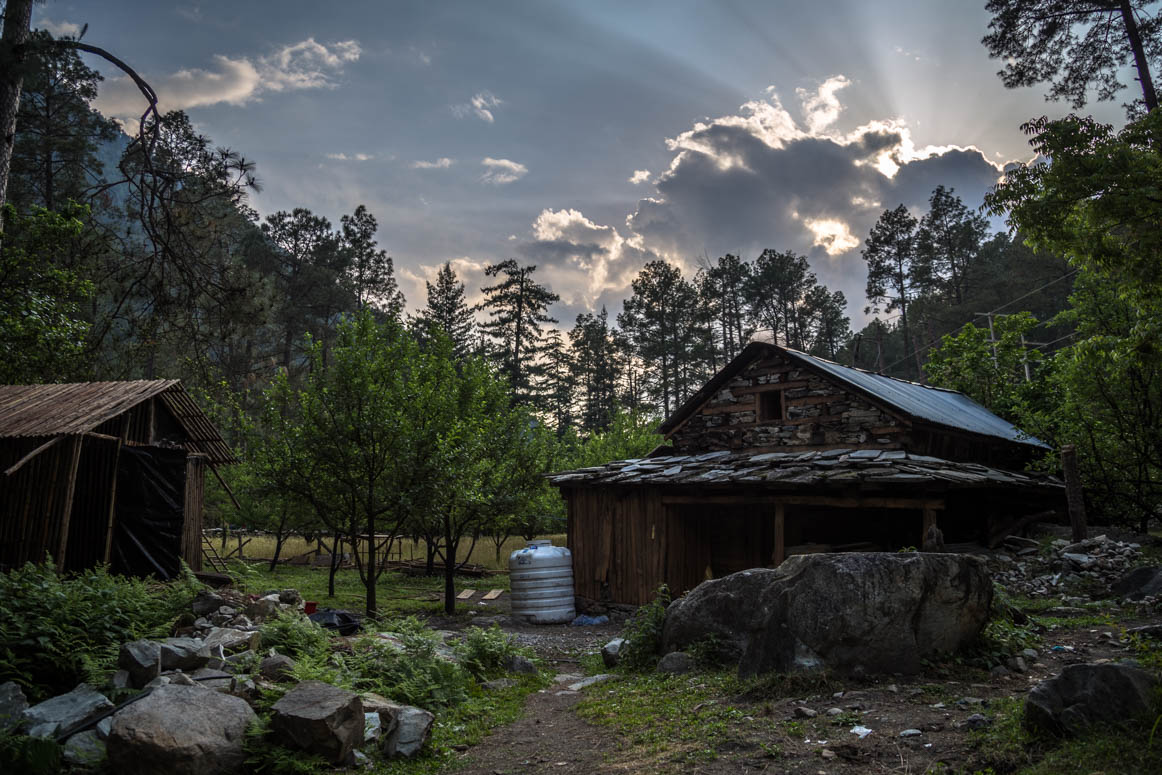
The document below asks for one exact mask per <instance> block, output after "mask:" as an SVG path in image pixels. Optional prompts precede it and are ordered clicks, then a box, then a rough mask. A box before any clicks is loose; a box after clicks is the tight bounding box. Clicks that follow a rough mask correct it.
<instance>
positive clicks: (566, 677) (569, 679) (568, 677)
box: [553, 673, 585, 684]
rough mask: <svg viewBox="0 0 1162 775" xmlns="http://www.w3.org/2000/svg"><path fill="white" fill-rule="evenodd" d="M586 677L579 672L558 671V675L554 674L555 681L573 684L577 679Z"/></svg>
mask: <svg viewBox="0 0 1162 775" xmlns="http://www.w3.org/2000/svg"><path fill="white" fill-rule="evenodd" d="M584 677H585V676H583V675H581V674H579V673H558V674H557V675H555V676H553V683H559V684H571V683H574V682H575V681H580V680H581V679H582V678H584Z"/></svg>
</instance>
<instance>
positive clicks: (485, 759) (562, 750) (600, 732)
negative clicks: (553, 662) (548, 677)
mask: <svg viewBox="0 0 1162 775" xmlns="http://www.w3.org/2000/svg"><path fill="white" fill-rule="evenodd" d="M581 698H582V695H581V693H580V692H572V691H569V690H568V689H566V688H564V686H562V685H560V684H557V685H554V686H551V687H549V688H548V689H544V690H542V691H540V692H538V693H537V694H533V695H531V696H530V697H529V698H528V701H527V702H526V704H525V715H524V716H523V717H522V718H521V719H520V720H518V721H517V722H515V723H513V724H510V725H508V726H507V727H501V728H499V729H497V730H496V731H495V732H494V733H493V734H491V735H489V736H488V737H486V738H485V739H484V740H483V741H481V743H480V744H479V745H477V746H475V747H473V748H472V749H471V750H469V751H467V752H465V754H464V763H463V768H462V769H457V770H455V771H456V772H458V773H461V774H462V775H509V773H512V775H517V773H554V774H555V775H583V774H584V773H598V772H614V771H615V770H612V769H608V768H607V765H606V764H605V762H604V761H603V751H606V750H608V749H609V747H610V738H611V735H612V733H611V732H610V731H609V730H608V729H602V728H600V727H595V726H592V725H590V724H587V723H585V722H584V721H582V720H581V719H579V718H578V717H577V714H576V713H574V712H573V706H574V705H576V704H577V703H578V702H579V701H580V700H581Z"/></svg>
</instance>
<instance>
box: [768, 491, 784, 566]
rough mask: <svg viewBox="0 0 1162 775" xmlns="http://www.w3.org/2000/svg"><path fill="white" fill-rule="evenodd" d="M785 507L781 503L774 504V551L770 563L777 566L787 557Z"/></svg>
mask: <svg viewBox="0 0 1162 775" xmlns="http://www.w3.org/2000/svg"><path fill="white" fill-rule="evenodd" d="M786 527H787V507H786V505H785V504H783V503H776V504H775V553H774V555H773V556H772V557H771V562H772V564H773V565H774V566H775V567H776V568H777V567H778V566H780V565H782V564H783V560H785V559H786V558H787V545H786V535H785V533H786Z"/></svg>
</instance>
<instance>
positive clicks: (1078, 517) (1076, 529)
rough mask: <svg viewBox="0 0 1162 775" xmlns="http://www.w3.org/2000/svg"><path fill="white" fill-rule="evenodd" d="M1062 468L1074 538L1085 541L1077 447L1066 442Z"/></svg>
mask: <svg viewBox="0 0 1162 775" xmlns="http://www.w3.org/2000/svg"><path fill="white" fill-rule="evenodd" d="M1061 468H1062V469H1063V470H1064V472H1065V499H1066V502H1067V503H1068V504H1069V524H1070V525H1071V526H1072V527H1073V540H1074V541H1075V542H1076V541H1084V540H1085V539H1086V537H1087V535H1086V534H1087V526H1086V520H1085V497H1084V496H1083V495H1082V492H1081V475H1080V474H1079V473H1078V471H1077V447H1075V446H1073V445H1072V444H1066V445H1065V446H1064V447H1062V448H1061Z"/></svg>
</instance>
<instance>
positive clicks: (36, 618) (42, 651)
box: [0, 563, 200, 701]
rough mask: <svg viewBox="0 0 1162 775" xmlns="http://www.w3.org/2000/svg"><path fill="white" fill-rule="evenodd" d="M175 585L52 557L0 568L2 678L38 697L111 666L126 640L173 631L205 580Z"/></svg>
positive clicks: (185, 578)
mask: <svg viewBox="0 0 1162 775" xmlns="http://www.w3.org/2000/svg"><path fill="white" fill-rule="evenodd" d="M185 571H186V573H185V574H183V577H182V578H181V579H180V580H178V581H176V582H172V583H169V584H157V583H147V582H146V581H143V580H141V579H132V578H125V577H122V576H115V575H113V574H111V573H109V571H108V569H107V568H105V567H97V568H93V569H91V570H86V571H83V572H81V573H78V574H74V575H70V576H61V575H58V574H57V571H56V568H55V567H54V566H53V565H52V564H51V563H45V564H43V565H33V564H31V563H29V564H27V565H25V566H24V567H23V568H18V569H16V570H13V571H9V572H8V573H2V574H0V600H3V601H4V610H3V615H2V616H0V683H2V682H4V681H16V682H17V683H19V684H20V685H21V686H22V687H23V688H24V689H25V691H26V693H27V694H28V695H29V699H30V700H33V701H36V700H39V699H43V698H45V697H49V696H53V695H54V694H60V693H62V692H65V691H68V690H69V689H72V688H73V687H74V686H76V684H77V683H79V682H80V681H82V680H84V679H86V678H88V679H92V678H93V677H94V676H95V675H98V674H101V673H103V672H104V671H107V670H108V669H109V668H111V667H112V666H113V664H114V663H115V661H116V658H117V650H118V647H119V646H120V644H122V643H125V642H127V641H132V640H137V639H139V638H148V637H159V636H164V635H166V634H168V631H169V629H170V625H171V623H172V622H173V620H174V619H175V618H176V617H177V615H178V614H179V613H180V612H181V611H182V610H183V609H188V607H189V605H190V602H191V601H192V600H193V598H194V595H195V594H196V592H197V589H198V588H199V587H200V585H199V584H198V583H197V581H196V580H194V579H193V576H192V574H189V572H188V569H185Z"/></svg>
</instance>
